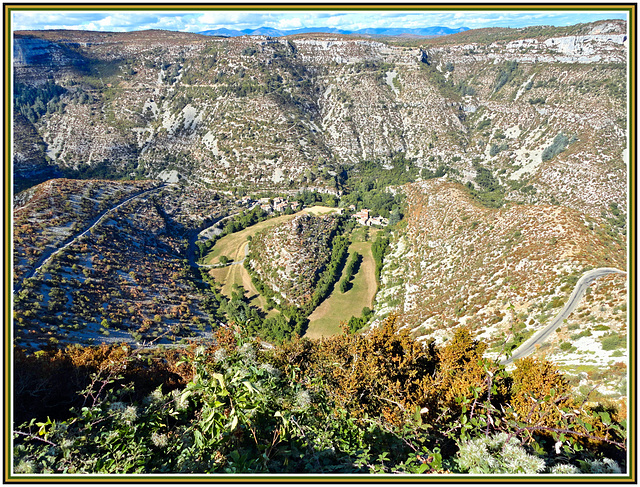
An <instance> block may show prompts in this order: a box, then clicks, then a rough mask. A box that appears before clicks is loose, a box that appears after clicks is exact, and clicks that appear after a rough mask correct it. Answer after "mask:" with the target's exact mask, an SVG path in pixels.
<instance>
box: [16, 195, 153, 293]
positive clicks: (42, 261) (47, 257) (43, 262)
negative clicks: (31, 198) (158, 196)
mask: <svg viewBox="0 0 640 487" xmlns="http://www.w3.org/2000/svg"><path fill="white" fill-rule="evenodd" d="M163 187H164V184H162V185H160V186H157V187H155V188H151V189H148V190H146V191H143V192H142V193H137V194H134V195H133V196H130V197H129V198H127V199H126V200H123V201H121V202H120V203H118V204H117V205H116V206H113V207H111V208H109V209H108V210H105V211H103V212H102V213H101V214H100V215H98V216H97V217H96V218H94V219H93V221H92V222H91V224H90V225H89V226H88V227H87V228H86V229H85V230H84V231H83V232H82V233H79V234H78V235H75V236H73V237H71V239H70V240H68V241H67V243H65V244H63V245H62V247H59V248H57V249H56V250H54V251H53V252H51V253H50V254H48V255H43V256H42V257H41V258H40V262H38V263H37V264H36V266H35V267H34V268H33V269H32V270H31V271H29V272H28V273H27V274H26V275H25V276H24V278H23V279H22V282H24V280H25V279H28V278H30V277H33V276H35V275H36V274H37V273H38V272H40V269H42V267H43V266H45V265H46V264H48V263H49V262H50V261H51V259H53V258H54V257H55V256H56V255H57V254H59V253H60V252H62V251H63V250H64V249H66V248H68V247H70V246H71V245H73V244H74V243H75V242H76V241H77V240H78V239H79V238H81V237H84V236H85V235H86V234H87V233H89V232H90V231H91V229H92V228H94V227H95V226H96V225H98V224H99V223H100V222H101V221H102V220H103V219H104V218H106V217H107V215H109V213H111V212H112V211H114V210H117V209H118V208H120V207H121V206H123V205H126V204H127V203H128V202H129V201H131V200H134V199H136V198H140V197H141V196H144V195H146V194H149V193H152V192H154V191H158V190H160V189H162V188H163ZM21 288H22V283H19V284H16V285H15V287H14V289H13V293H14V294H15V293H17V292H19V291H20V289H21Z"/></svg>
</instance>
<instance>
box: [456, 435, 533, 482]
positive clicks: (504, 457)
mask: <svg viewBox="0 0 640 487" xmlns="http://www.w3.org/2000/svg"><path fill="white" fill-rule="evenodd" d="M459 447H460V450H459V451H458V458H457V460H456V461H457V464H458V467H459V468H460V470H461V471H463V472H469V473H471V474H497V473H508V474H525V475H526V474H528V475H532V474H536V473H538V472H541V471H542V470H544V468H545V462H544V460H543V459H542V458H539V457H536V456H533V455H530V454H529V453H527V452H526V451H525V449H524V448H523V447H522V446H521V444H520V440H518V438H516V437H515V436H510V435H508V434H507V433H499V434H497V435H495V436H486V437H483V438H475V439H473V440H468V441H464V442H462V443H460V444H459Z"/></svg>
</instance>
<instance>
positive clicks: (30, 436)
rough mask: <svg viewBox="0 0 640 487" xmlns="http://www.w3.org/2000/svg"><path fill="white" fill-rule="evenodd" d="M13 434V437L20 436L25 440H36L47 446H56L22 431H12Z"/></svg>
mask: <svg viewBox="0 0 640 487" xmlns="http://www.w3.org/2000/svg"><path fill="white" fill-rule="evenodd" d="M13 434H15V435H21V436H26V437H27V438H29V439H31V440H38V441H42V442H43V443H46V444H48V445H51V446H58V445H57V444H56V443H53V442H51V441H49V440H45V439H44V438H40V437H39V436H36V435H32V434H31V433H24V432H22V431H18V430H13Z"/></svg>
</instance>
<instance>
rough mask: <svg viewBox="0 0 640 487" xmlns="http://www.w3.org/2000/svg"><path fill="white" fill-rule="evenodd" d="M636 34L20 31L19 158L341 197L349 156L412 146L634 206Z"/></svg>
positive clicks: (385, 156)
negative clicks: (631, 136) (402, 37)
mask: <svg viewBox="0 0 640 487" xmlns="http://www.w3.org/2000/svg"><path fill="white" fill-rule="evenodd" d="M625 29H626V26H625V24H624V23H623V22H609V23H607V22H600V23H595V24H588V25H587V26H581V27H580V28H576V29H573V30H571V29H554V28H546V29H538V30H535V29H533V30H532V29H524V30H506V31H505V32H503V31H501V34H500V35H502V36H503V37H502V39H507V40H500V36H499V35H498V33H490V32H485V31H468V32H464V33H460V34H456V35H452V36H446V37H444V38H440V39H437V40H425V41H424V43H423V44H422V45H421V46H416V47H399V46H393V45H391V44H386V43H383V42H378V41H372V40H362V39H353V38H350V37H348V36H339V35H329V34H313V35H296V36H293V37H291V38H279V39H273V38H269V37H266V36H247V37H240V38H232V39H222V38H211V37H207V36H199V35H195V34H184V33H176V32H162V31H147V32H136V33H127V34H116V33H91V32H71V31H38V32H35V31H34V32H19V33H16V34H15V52H14V54H15V56H16V63H15V76H16V86H18V87H20V88H19V89H20V93H21V94H22V97H21V99H20V103H19V104H18V106H17V108H18V110H19V111H20V112H21V113H23V114H26V115H25V116H28V117H31V119H30V122H31V125H32V126H33V128H31V126H29V125H28V124H18V125H17V127H18V129H17V131H16V132H17V133H16V136H17V137H19V138H21V139H24V140H28V141H29V143H28V145H29V147H25V144H22V146H21V147H22V148H21V149H20V150H19V151H18V152H17V153H16V154H15V156H14V164H15V165H16V167H18V166H21V167H35V166H41V165H43V164H45V163H46V162H47V160H45V161H43V156H42V149H37V150H32V148H34V147H40V148H42V147H45V148H46V150H45V153H46V156H47V157H48V158H49V159H50V160H51V163H52V164H53V165H54V166H56V167H59V168H61V169H63V170H65V171H67V173H68V174H69V175H72V176H75V175H81V176H83V177H87V176H92V175H102V176H105V175H107V174H108V175H109V176H111V177H113V176H119V177H146V178H148V177H156V176H158V175H161V174H166V173H163V171H166V170H174V171H177V173H179V174H180V175H181V176H183V177H185V178H187V179H189V180H191V181H193V182H198V183H204V184H207V185H213V186H215V187H217V188H237V187H241V188H245V189H278V190H282V189H288V188H294V187H295V188H299V187H301V186H308V187H323V188H326V189H328V190H332V191H340V190H341V188H340V180H339V177H338V175H337V173H339V171H340V167H339V166H340V165H342V164H346V165H352V164H354V163H356V162H358V161H360V160H363V159H372V158H379V159H381V160H382V161H383V162H388V161H390V160H391V158H392V157H393V156H394V155H395V154H397V153H398V152H402V153H404V154H405V155H406V157H407V158H409V159H415V161H416V164H417V165H418V166H419V167H424V168H426V169H427V170H432V171H435V170H436V169H437V168H438V167H441V166H442V167H445V168H450V169H451V170H450V171H449V176H450V177H452V178H455V179H458V180H460V181H461V182H463V183H464V182H467V181H468V180H471V179H473V178H474V177H475V176H476V174H477V172H478V170H479V169H478V168H479V167H484V168H488V169H490V170H491V171H493V172H494V173H495V175H496V177H497V178H498V180H499V182H500V183H501V185H502V186H503V187H504V188H505V190H506V196H507V197H508V198H509V199H515V200H521V201H525V202H528V203H538V202H539V203H543V204H548V203H555V202H561V203H563V204H565V205H569V206H571V207H573V208H576V209H579V210H581V211H586V212H587V213H589V214H590V215H592V216H599V215H600V212H601V210H602V209H603V208H604V209H606V208H607V206H608V204H609V203H610V202H614V203H616V204H617V205H618V206H619V207H620V208H621V209H622V210H623V211H624V207H625V199H624V197H623V195H624V190H625V188H626V181H625V165H626V160H625V154H626V152H625V147H626V138H625V137H626V135H625V130H626V125H625V120H626V89H625V84H626V56H627V47H626V36H625V34H626V32H625ZM52 85H54V86H52ZM33 130H35V131H36V133H37V137H36V136H35V135H34V132H33ZM38 137H39V138H38ZM558 137H560V138H559V139H558V140H556V139H557V138H558ZM565 139H566V143H562V142H563V140H565ZM554 142H555V145H554ZM551 146H553V147H551ZM17 175H18V176H20V175H21V174H17Z"/></svg>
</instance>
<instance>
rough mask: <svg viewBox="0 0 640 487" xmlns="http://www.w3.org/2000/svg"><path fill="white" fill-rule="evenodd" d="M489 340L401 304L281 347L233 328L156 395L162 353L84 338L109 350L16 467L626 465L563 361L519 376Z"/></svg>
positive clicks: (376, 469) (24, 436)
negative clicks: (561, 367)
mask: <svg viewBox="0 0 640 487" xmlns="http://www.w3.org/2000/svg"><path fill="white" fill-rule="evenodd" d="M485 349H486V345H485V344H484V343H482V342H479V341H476V340H474V339H473V337H472V336H471V335H470V334H469V332H468V331H466V330H465V329H459V330H458V331H456V332H455V333H454V335H453V337H452V338H451V339H450V340H449V341H447V342H446V343H445V344H444V345H442V346H440V347H436V346H435V345H434V344H433V343H428V344H426V345H423V344H421V343H420V342H418V341H416V340H415V339H413V338H411V336H410V335H409V333H408V331H406V330H399V329H398V325H397V320H396V318H395V317H393V316H392V317H390V318H388V319H387V320H385V321H384V322H383V323H381V324H380V325H379V326H377V327H375V328H373V329H372V330H370V332H369V333H367V334H357V335H351V334H345V335H340V336H334V337H330V338H327V339H324V340H321V341H312V340H308V339H296V340H293V341H291V342H287V343H284V344H282V345H280V346H277V347H263V346H262V345H261V343H260V342H259V341H256V340H255V339H252V338H248V337H246V336H243V334H242V333H241V332H240V329H239V328H238V327H235V326H233V325H224V326H222V327H221V329H220V331H219V332H218V334H217V335H216V337H215V340H213V341H212V342H211V343H210V344H209V346H206V347H205V346H199V347H195V346H192V347H190V348H189V349H187V350H185V351H182V352H175V353H177V354H179V355H180V360H178V361H171V362H170V363H171V366H172V367H175V370H176V371H177V372H178V373H177V375H178V376H179V377H181V378H182V382H178V383H176V384H174V385H173V386H172V387H167V385H166V384H164V383H160V384H157V385H155V386H154V388H152V389H149V388H146V389H144V392H143V389H142V388H141V387H142V384H144V383H145V382H144V381H139V382H136V381H137V380H138V378H139V377H144V376H145V374H153V372H154V371H155V370H156V369H158V367H162V365H161V363H162V362H161V361H153V360H152V361H150V362H149V363H148V364H147V367H146V368H145V367H143V366H142V363H141V359H140V358H139V357H138V355H139V351H135V350H130V349H128V348H127V347H124V348H123V347H121V346H120V347H115V346H114V347H106V348H102V349H94V348H88V349H84V351H83V353H86V354H87V356H88V357H91V356H95V354H96V350H100V352H99V354H98V355H99V356H100V359H99V360H98V361H97V363H96V365H97V368H95V369H94V370H95V371H94V372H92V373H90V374H89V376H88V378H87V379H88V381H87V384H86V386H85V387H84V388H83V390H82V391H81V392H80V393H79V395H78V397H79V398H80V400H81V401H82V407H80V408H75V409H72V410H71V412H70V413H68V415H67V416H66V417H59V418H58V419H48V418H47V419H46V420H44V419H43V420H41V421H38V420H37V419H32V420H30V421H27V422H26V423H24V424H22V425H20V426H18V427H17V428H15V430H14V445H15V448H14V452H13V460H14V472H15V474H14V475H17V474H39V473H45V474H51V473H67V474H79V473H118V474H134V473H171V472H175V473H269V472H288V473H303V472H314V473H323V472H326V473H336V472H343V473H405V474H407V473H408V474H423V473H464V472H469V473H473V474H475V473H483V474H497V473H502V472H508V473H516V472H522V473H535V472H553V473H577V472H615V473H617V472H620V471H624V470H625V463H624V462H625V458H626V453H625V435H626V433H625V430H624V426H623V425H624V423H623V422H622V421H623V419H624V418H623V416H624V414H623V413H620V412H618V410H616V409H614V408H612V407H607V408H605V407H603V406H588V405H587V403H579V402H577V401H576V399H575V398H574V396H573V395H572V394H571V393H570V386H569V384H568V383H567V381H566V380H565V379H564V377H563V376H562V375H560V374H559V373H558V372H557V371H556V370H555V368H554V367H553V365H552V364H550V363H549V362H546V361H539V360H535V359H531V358H527V359H523V360H520V361H518V362H516V369H515V370H514V371H513V372H508V371H506V370H505V369H504V367H503V366H501V365H498V363H497V362H494V361H491V360H487V359H485V358H483V354H484V351H485ZM31 357H32V356H30V357H25V360H26V362H27V363H31V364H32V365H33V366H37V365H45V364H44V363H43V362H41V361H40V359H39V358H38V359H36V358H31ZM52 357H58V358H56V359H53V360H54V362H55V361H56V360H63V355H59V356H58V355H55V354H54V355H51V356H50V357H49V358H52ZM23 365H24V364H23ZM132 365H135V367H134V369H133V370H134V371H135V372H133V373H131V372H129V371H130V370H131V366H132ZM127 374H129V375H127ZM17 406H18V407H19V406H20V404H17Z"/></svg>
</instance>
